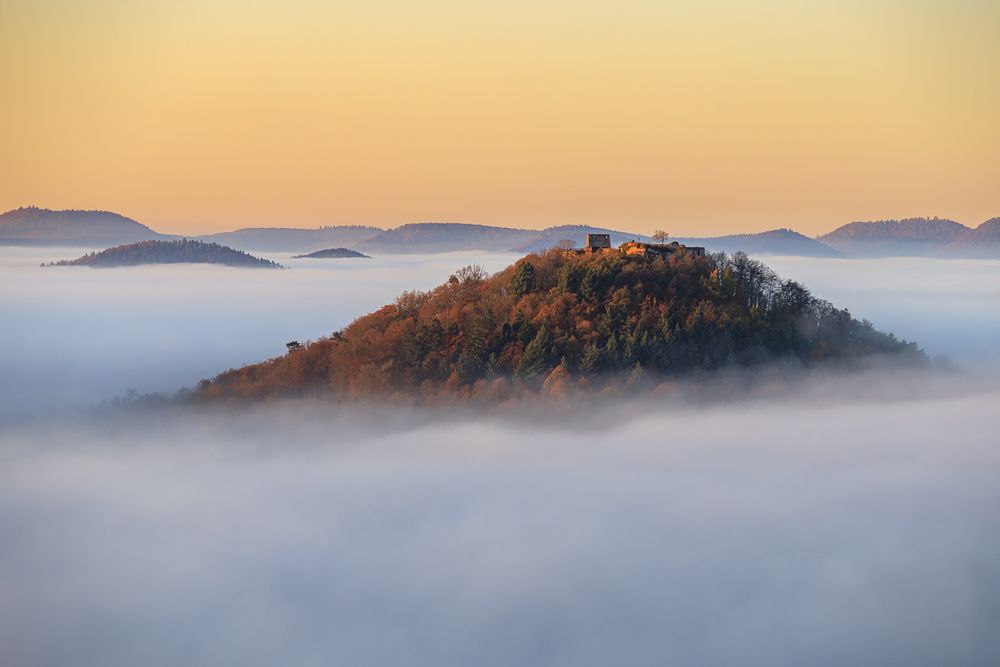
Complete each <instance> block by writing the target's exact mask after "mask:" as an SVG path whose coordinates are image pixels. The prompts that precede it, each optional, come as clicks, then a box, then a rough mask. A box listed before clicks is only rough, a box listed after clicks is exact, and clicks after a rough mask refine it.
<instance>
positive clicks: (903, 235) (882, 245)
mask: <svg viewBox="0 0 1000 667" xmlns="http://www.w3.org/2000/svg"><path fill="white" fill-rule="evenodd" d="M968 231H969V228H968V227H966V226H965V225H961V224H959V223H957V222H955V221H954V220H944V219H942V218H907V219H905V220H879V221H877V222H852V223H849V224H846V225H844V226H842V227H838V228H837V229H835V230H833V231H832V232H830V233H829V234H824V235H823V236H820V237H819V240H820V241H822V242H823V243H825V244H826V245H828V246H830V247H833V248H836V249H837V250H840V251H841V252H843V253H845V254H847V255H849V256H851V257H889V256H894V255H909V256H932V255H934V254H935V253H936V252H937V251H938V250H939V249H940V248H942V247H943V246H945V245H947V244H949V243H951V242H953V241H955V240H956V239H958V238H959V237H960V236H962V235H963V234H964V233H965V232H968Z"/></svg>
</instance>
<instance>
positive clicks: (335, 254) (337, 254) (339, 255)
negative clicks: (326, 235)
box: [292, 248, 371, 259]
mask: <svg viewBox="0 0 1000 667" xmlns="http://www.w3.org/2000/svg"><path fill="white" fill-rule="evenodd" d="M352 257H362V258H364V259H371V257H369V256H368V255H362V254H361V253H360V252H358V251H357V250H349V249H347V248H327V249H326V250H317V251H316V252H311V253H309V254H308V255H293V256H292V259H349V258H352Z"/></svg>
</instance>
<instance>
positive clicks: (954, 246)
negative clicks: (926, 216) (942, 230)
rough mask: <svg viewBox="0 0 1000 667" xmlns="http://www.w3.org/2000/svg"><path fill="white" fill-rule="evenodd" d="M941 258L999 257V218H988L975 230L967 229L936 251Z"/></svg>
mask: <svg viewBox="0 0 1000 667" xmlns="http://www.w3.org/2000/svg"><path fill="white" fill-rule="evenodd" d="M937 254H938V255H940V256H942V257H965V258H991V259H992V258H998V257H1000V217H997V218H990V219H989V220H987V221H986V222H984V223H983V224H981V225H979V226H978V227H976V228H975V229H968V230H966V231H964V232H962V233H961V234H959V236H958V238H956V239H955V240H954V241H952V242H951V243H948V244H947V245H944V246H942V247H941V248H939V249H938V252H937Z"/></svg>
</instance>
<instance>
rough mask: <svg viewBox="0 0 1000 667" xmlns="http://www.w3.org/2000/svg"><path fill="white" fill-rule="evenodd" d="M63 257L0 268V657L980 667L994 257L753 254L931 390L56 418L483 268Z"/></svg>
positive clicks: (257, 351) (998, 575)
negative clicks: (914, 347) (930, 359)
mask: <svg viewBox="0 0 1000 667" xmlns="http://www.w3.org/2000/svg"><path fill="white" fill-rule="evenodd" d="M78 254H80V252H79V251H77V250H74V249H58V250H53V249H25V248H18V249H11V248H2V249H0V392H2V394H0V535H3V540H2V541H0V665H101V666H105V665H107V666H117V665H121V666H131V665H149V666H154V667H155V666H157V665H176V664H185V665H229V664H240V665H275V664H289V665H324V666H325V665H379V666H381V665H386V666H390V665H391V666H394V667H395V666H397V665H428V666H431V665H433V666H439V665H469V664H475V665H567V666H569V665H572V666H578V665H595V666H597V665H600V666H604V665H664V664H670V665H734V664H746V665H796V666H797V665H803V664H808V665H831V666H833V665H837V666H839V665H844V664H860V665H906V666H910V665H934V666H938V665H992V664H1000V635H998V634H997V632H996V628H997V627H1000V559H998V558H997V554H998V553H1000V436H998V435H997V434H998V433H1000V409H998V406H1000V381H998V380H997V378H996V374H995V370H996V369H997V364H996V361H997V359H998V354H997V350H996V344H997V341H1000V262H990V261H980V262H975V261H968V262H966V261H939V260H918V259H893V260H880V261H867V260H865V261H855V260H814V259H800V258H769V259H767V260H766V261H768V263H769V264H771V265H772V266H773V267H775V268H776V269H777V270H778V271H779V272H780V273H781V274H782V275H783V276H785V277H789V278H794V279H797V280H800V281H801V282H803V283H804V284H806V285H807V286H808V287H809V288H810V289H812V290H813V292H814V293H816V294H817V295H818V296H820V297H823V298H826V299H829V300H830V301H832V302H833V303H835V304H837V305H840V306H846V307H848V308H850V309H851V311H852V312H853V313H854V314H855V315H856V316H858V317H865V318H868V319H870V320H872V321H873V322H874V323H875V324H876V325H877V326H879V327H880V328H882V329H887V330H891V331H894V332H895V333H896V334H897V335H899V336H900V337H903V338H907V339H911V340H916V341H917V342H919V343H920V344H921V345H922V346H923V347H924V348H925V349H926V350H927V351H928V352H930V353H931V354H934V355H946V356H947V357H948V358H950V359H951V360H952V361H954V362H955V366H957V369H955V370H948V369H940V368H939V369H936V370H932V371H927V372H905V373H893V372H888V371H885V370H882V371H868V372H864V373H859V374H856V375H850V374H848V375H814V376H811V377H807V378H805V379H804V380H802V382H801V383H800V384H799V385H797V386H796V387H795V389H794V391H790V392H789V391H779V390H775V391H774V392H770V393H769V392H768V391H767V390H766V389H767V388H766V387H765V388H764V390H763V391H760V392H757V393H756V394H754V395H752V396H748V397H746V398H745V399H743V400H731V401H725V402H719V401H716V402H712V403H707V404H697V403H680V404H678V403H670V404H664V403H663V402H662V401H653V400H649V399H646V398H643V397H633V398H631V399H627V400H617V401H610V400H609V402H607V403H604V404H597V405H593V404H592V405H588V406H565V405H564V406H545V405H540V406H535V407H534V408H533V409H530V410H529V409H524V410H519V411H511V410H508V411H506V412H502V413H497V414H477V413H471V412H466V413H455V412H451V413H447V414H444V413H430V412H424V411H414V410H403V409H399V408H396V409H393V408H387V407H379V406H343V405H341V406H334V405H327V404H316V403H310V402H286V403H276V404H270V405H267V406H261V407H258V408H256V409H253V410H245V411H242V412H228V411H221V410H194V409H183V408H178V409H173V410H166V411H145V410H139V409H132V410H114V411H108V410H84V409H81V408H82V407H85V406H88V405H93V404H95V403H99V402H100V401H103V400H106V399H109V398H111V397H113V396H115V395H122V394H124V393H125V392H126V391H127V389H129V388H133V389H135V390H137V391H140V392H145V391H172V390H174V389H176V388H178V387H180V386H183V385H193V384H194V383H195V382H197V380H198V379H200V378H202V377H208V376H211V375H214V374H215V373H217V372H218V371H220V370H223V369H225V368H228V367H231V366H236V365H240V364H243V363H246V362H248V361H254V360H259V359H263V358H267V357H269V356H274V355H277V354H281V353H283V352H284V343H285V342H287V341H288V340H292V339H298V340H300V341H302V340H307V339H310V338H316V337H319V336H322V335H325V334H328V333H330V332H331V331H333V330H335V329H337V328H340V327H342V326H343V325H344V324H346V323H348V322H349V321H350V320H351V319H353V318H354V317H356V316H357V315H359V314H362V313H366V312H370V311H372V310H374V309H375V308H377V307H379V306H380V305H382V304H383V303H386V302H389V301H391V300H392V298H393V297H394V296H395V295H396V294H398V293H399V292H400V291H402V290H404V289H414V288H420V289H425V288H428V287H431V286H433V285H436V284H438V283H440V282H442V281H443V280H445V279H447V276H448V275H449V274H450V273H451V272H453V271H454V270H455V269H457V268H459V267H460V266H463V265H465V264H469V263H480V264H483V265H485V266H486V268H487V269H488V270H491V271H493V270H497V269H499V268H501V267H503V266H505V265H506V264H508V263H509V262H511V261H512V260H513V259H515V258H514V257H512V256H499V255H475V254H447V255H436V256H407V257H381V258H375V259H372V260H359V261H347V260H308V261H305V260H291V259H289V258H288V257H286V256H281V255H276V256H273V257H272V258H273V259H276V260H278V261H281V262H282V263H285V264H286V265H288V266H289V267H290V268H289V269H287V270H284V271H260V270H248V269H232V268H224V267H209V266H166V267H141V268H129V269H108V270H95V269H89V268H85V267H80V268H44V269H43V268H39V266H38V264H39V263H40V262H42V261H49V260H51V259H59V258H65V257H74V256H76V255H78ZM716 381H718V382H723V383H724V382H726V381H727V380H726V378H725V377H721V378H717V379H716Z"/></svg>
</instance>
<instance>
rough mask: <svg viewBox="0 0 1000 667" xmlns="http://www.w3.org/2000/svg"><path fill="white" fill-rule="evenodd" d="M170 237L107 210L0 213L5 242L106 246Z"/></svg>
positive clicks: (33, 209)
mask: <svg viewBox="0 0 1000 667" xmlns="http://www.w3.org/2000/svg"><path fill="white" fill-rule="evenodd" d="M167 238H171V237H170V236H168V235H165V234H158V233H157V232H154V231H153V230H152V229H150V228H149V227H147V226H146V225H143V224H140V223H138V222H136V221H135V220H132V219H131V218H126V217H125V216H123V215H119V214H117V213H112V212H110V211H76V210H68V211H52V210H50V209H47V208H37V207H35V206H29V207H27V208H18V209H14V210H13V211H7V212H6V213H3V214H0V243H3V244H5V245H56V244H64V245H82V246H107V245H109V244H118V243H134V242H136V241H148V240H157V239H167Z"/></svg>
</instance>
